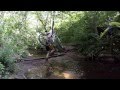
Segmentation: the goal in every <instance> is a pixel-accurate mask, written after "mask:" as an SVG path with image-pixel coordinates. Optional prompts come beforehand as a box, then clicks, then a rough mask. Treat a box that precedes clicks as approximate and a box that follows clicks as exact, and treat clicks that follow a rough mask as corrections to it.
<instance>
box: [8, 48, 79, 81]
mask: <svg viewBox="0 0 120 90" xmlns="http://www.w3.org/2000/svg"><path fill="white" fill-rule="evenodd" d="M66 49H67V50H68V51H67V52H66V53H64V55H61V56H58V57H52V58H50V59H49V64H46V63H45V59H35V58H36V57H34V56H29V57H27V58H25V60H26V59H28V60H27V61H24V60H23V61H20V62H18V63H16V71H15V73H14V74H13V75H11V76H10V77H9V78H10V79H79V78H80V76H79V75H80V74H78V73H76V70H77V69H78V67H77V64H78V61H75V60H74V58H75V57H76V58H77V55H76V53H75V52H74V51H73V50H74V47H72V46H67V47H66ZM37 58H40V57H37ZM67 63H68V64H70V65H69V66H67V65H68V64H67ZM48 67H50V68H49V70H48ZM69 67H70V68H69ZM75 69H76V70H75ZM47 73H48V75H47ZM46 75H47V76H46Z"/></svg>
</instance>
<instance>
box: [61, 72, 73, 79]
mask: <svg viewBox="0 0 120 90" xmlns="http://www.w3.org/2000/svg"><path fill="white" fill-rule="evenodd" d="M63 76H64V77H65V79H71V75H70V74H69V73H63Z"/></svg>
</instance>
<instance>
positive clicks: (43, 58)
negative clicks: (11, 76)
mask: <svg viewBox="0 0 120 90" xmlns="http://www.w3.org/2000/svg"><path fill="white" fill-rule="evenodd" d="M63 55H65V54H60V55H53V56H50V57H49V58H53V57H58V56H63ZM40 59H42V60H45V59H46V58H45V57H40V58H34V59H19V60H18V61H17V62H22V61H32V60H40ZM40 61H41V60H40Z"/></svg>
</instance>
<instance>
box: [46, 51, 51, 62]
mask: <svg viewBox="0 0 120 90" xmlns="http://www.w3.org/2000/svg"><path fill="white" fill-rule="evenodd" d="M49 56H50V51H48V52H47V55H46V61H48V58H49Z"/></svg>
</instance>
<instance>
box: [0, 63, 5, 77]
mask: <svg viewBox="0 0 120 90" xmlns="http://www.w3.org/2000/svg"><path fill="white" fill-rule="evenodd" d="M4 70H5V66H4V65H3V64H1V62H0V75H1V74H2V73H3V72H4Z"/></svg>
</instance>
